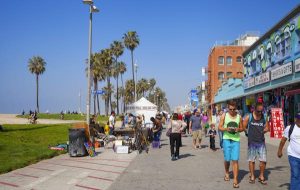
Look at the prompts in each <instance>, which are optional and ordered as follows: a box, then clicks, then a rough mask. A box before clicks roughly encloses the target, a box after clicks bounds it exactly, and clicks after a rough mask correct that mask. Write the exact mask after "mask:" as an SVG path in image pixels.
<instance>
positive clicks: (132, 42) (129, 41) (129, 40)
mask: <svg viewBox="0 0 300 190" xmlns="http://www.w3.org/2000/svg"><path fill="white" fill-rule="evenodd" d="M123 39H124V44H125V47H126V48H127V49H129V50H130V52H131V69H132V80H133V84H134V85H133V86H134V91H133V92H134V96H136V95H135V81H134V65H133V51H134V49H135V48H136V47H137V46H138V45H139V44H140V39H139V36H138V35H137V33H136V31H128V32H127V33H125V34H124V37H123Z"/></svg>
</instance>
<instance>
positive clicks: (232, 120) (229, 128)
mask: <svg viewBox="0 0 300 190" xmlns="http://www.w3.org/2000/svg"><path fill="white" fill-rule="evenodd" d="M228 110H229V111H228V113H224V114H223V115H222V117H221V120H220V124H219V130H220V131H223V132H224V134H223V153H224V167H225V177H224V181H229V180H230V178H229V168H230V162H232V170H233V188H239V184H238V172H239V163H238V161H239V158H240V132H242V131H244V129H243V124H242V120H241V116H240V115H238V114H237V113H236V102H235V101H233V100H231V101H229V102H228Z"/></svg>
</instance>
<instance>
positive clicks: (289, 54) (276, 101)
mask: <svg viewBox="0 0 300 190" xmlns="http://www.w3.org/2000/svg"><path fill="white" fill-rule="evenodd" d="M243 57H244V59H243V61H244V81H243V87H244V96H245V98H246V100H245V103H246V106H248V108H250V106H251V105H253V104H254V103H255V102H263V103H264V105H265V108H266V110H267V111H268V110H270V108H272V107H278V108H282V109H283V112H284V117H285V123H286V124H287V123H288V122H289V121H292V120H293V118H294V115H295V113H296V112H300V5H299V6H297V7H296V8H295V9H294V10H292V11H291V12H290V13H289V14H288V15H287V16H286V17H284V18H283V19H282V20H280V21H279V22H278V23H277V24H276V25H275V26H274V27H272V28H271V29H270V30H269V31H268V32H267V33H265V34H264V35H263V36H262V37H261V38H260V39H259V40H258V41H256V42H255V43H254V44H253V45H252V46H250V47H249V48H248V49H247V50H246V51H245V52H244V53H243ZM248 111H249V109H248Z"/></svg>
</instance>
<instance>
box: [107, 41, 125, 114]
mask: <svg viewBox="0 0 300 190" xmlns="http://www.w3.org/2000/svg"><path fill="white" fill-rule="evenodd" d="M110 49H111V51H112V54H113V56H114V58H115V59H114V61H115V67H114V68H115V69H114V77H115V79H116V80H117V114H118V115H119V92H118V90H119V75H120V69H119V62H118V58H119V57H120V56H121V55H122V54H123V52H124V46H123V43H122V42H120V41H114V42H113V43H112V44H111V45H110Z"/></svg>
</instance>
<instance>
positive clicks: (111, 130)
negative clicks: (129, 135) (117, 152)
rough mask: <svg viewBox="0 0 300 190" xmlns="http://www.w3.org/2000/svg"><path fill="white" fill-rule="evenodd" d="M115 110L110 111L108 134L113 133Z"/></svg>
mask: <svg viewBox="0 0 300 190" xmlns="http://www.w3.org/2000/svg"><path fill="white" fill-rule="evenodd" d="M115 115H116V114H115V112H114V111H112V112H111V114H110V117H109V120H108V122H109V134H110V135H112V134H113V133H114V130H115Z"/></svg>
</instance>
